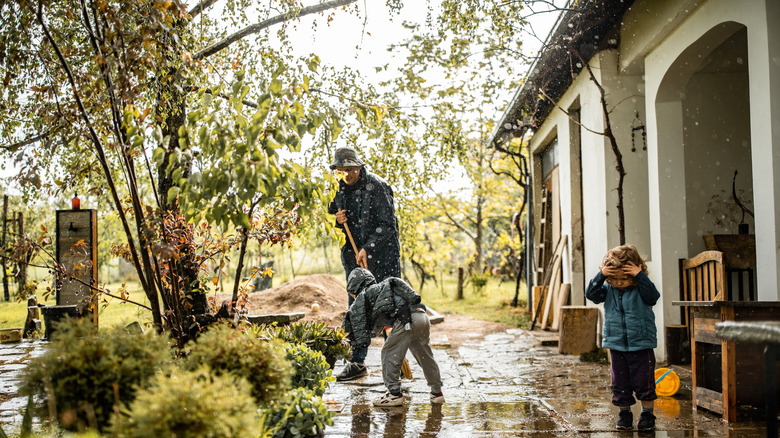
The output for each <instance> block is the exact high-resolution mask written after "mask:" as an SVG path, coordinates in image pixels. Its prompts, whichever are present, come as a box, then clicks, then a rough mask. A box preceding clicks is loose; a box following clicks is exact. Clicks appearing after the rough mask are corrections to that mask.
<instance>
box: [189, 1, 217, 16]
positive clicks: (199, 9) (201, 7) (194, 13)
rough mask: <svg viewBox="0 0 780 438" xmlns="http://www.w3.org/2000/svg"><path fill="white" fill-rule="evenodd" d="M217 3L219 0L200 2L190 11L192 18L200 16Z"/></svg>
mask: <svg viewBox="0 0 780 438" xmlns="http://www.w3.org/2000/svg"><path fill="white" fill-rule="evenodd" d="M216 2H217V0H203V1H201V2H199V3H198V4H197V5H195V6H193V7H192V9H190V12H189V14H190V18H195V17H196V16H197V15H198V14H200V13H201V12H203V11H205V10H206V9H208V8H210V7H211V5H213V4H214V3H216Z"/></svg>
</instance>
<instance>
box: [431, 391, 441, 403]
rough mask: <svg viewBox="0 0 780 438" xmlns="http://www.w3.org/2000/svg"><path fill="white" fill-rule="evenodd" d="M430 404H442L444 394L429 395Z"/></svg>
mask: <svg viewBox="0 0 780 438" xmlns="http://www.w3.org/2000/svg"><path fill="white" fill-rule="evenodd" d="M431 403H444V394H443V393H441V392H440V393H438V394H431Z"/></svg>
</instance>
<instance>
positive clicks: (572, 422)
mask: <svg viewBox="0 0 780 438" xmlns="http://www.w3.org/2000/svg"><path fill="white" fill-rule="evenodd" d="M437 336H439V337H438V338H437ZM432 338H433V340H434V342H433V343H434V344H437V343H438V344H441V345H446V344H447V341H446V339H442V338H441V337H440V335H437V333H436V328H435V326H434V328H433V330H432ZM45 345H46V342H43V341H33V342H29V341H23V342H19V343H13V344H0V424H3V429H4V430H6V431H9V432H10V431H12V429H15V428H18V427H19V425H20V424H21V419H22V412H23V410H24V407H25V405H26V399H24V398H23V397H20V396H18V394H17V393H16V391H17V387H18V384H19V378H20V373H21V370H22V369H23V367H24V365H25V363H26V362H27V361H28V360H29V359H30V358H31V357H34V356H36V355H39V354H41V353H42V352H43V351H44V348H45ZM380 348H381V340H374V344H372V347H371V348H370V349H369V355H368V358H367V365H368V367H369V375H368V376H367V377H364V378H362V379H359V380H356V381H353V382H348V383H340V382H334V383H333V384H332V385H331V387H330V388H329V389H328V391H327V392H326V393H325V395H324V396H323V398H324V399H325V400H326V402H328V405H329V408H330V409H331V410H333V411H335V412H336V417H335V419H334V425H333V426H331V427H328V428H327V429H326V431H325V436H328V437H399V438H401V437H437V436H438V437H505V436H507V437H508V436H512V437H535V438H537V437H538V438H542V437H574V436H589V437H648V436H656V437H740V438H742V437H745V438H753V437H756V438H757V437H764V436H766V428H765V424H764V423H762V422H747V421H740V422H737V423H734V424H728V423H725V422H723V421H721V420H720V418H719V417H718V416H714V415H710V414H708V413H705V412H703V411H696V410H694V409H693V408H692V405H691V393H690V373H686V372H685V370H680V371H681V372H680V376H681V380H682V387H681V390H680V391H679V392H678V393H677V394H676V395H675V396H674V397H662V398H659V399H658V400H657V401H656V404H655V412H656V416H657V417H658V419H657V427H656V431H655V432H641V433H640V432H636V431H625V432H618V431H617V430H615V428H614V424H615V421H616V415H617V413H616V408H615V407H613V406H612V404H611V403H610V390H609V367H608V366H607V365H599V364H593V363H586V362H581V361H580V360H579V358H578V357H576V356H568V355H561V354H558V350H557V348H556V347H545V346H541V345H540V342H539V340H538V339H537V338H535V337H534V336H533V335H532V334H531V333H529V332H527V331H525V330H520V329H512V330H508V331H506V332H504V333H496V334H491V335H487V336H486V337H485V338H479V339H474V340H472V341H468V342H466V343H464V344H463V345H462V346H461V347H459V348H458V349H457V350H455V349H451V348H436V349H434V354H435V357H436V360H437V361H438V363H439V366H440V367H441V371H442V378H443V381H444V393H445V397H446V402H445V403H444V404H443V405H432V404H431V403H430V401H429V395H428V394H429V390H428V387H427V385H426V384H425V380H424V379H423V378H422V370H421V369H420V368H419V366H418V365H417V363H416V362H415V361H414V359H413V358H412V357H411V355H408V359H409V363H410V365H411V368H412V374H413V376H414V378H413V379H412V380H403V381H402V382H403V384H402V387H403V390H404V392H405V393H406V394H407V395H408V396H409V397H407V402H406V403H405V404H404V406H403V407H398V408H376V407H374V406H372V405H371V400H372V399H374V398H375V397H378V396H380V395H382V394H383V393H384V392H385V388H384V385H383V384H382V376H381V366H380V360H379V352H380ZM340 371H341V364H339V365H337V366H336V372H340ZM634 413H635V418H638V413H639V406H638V405H635V406H634Z"/></svg>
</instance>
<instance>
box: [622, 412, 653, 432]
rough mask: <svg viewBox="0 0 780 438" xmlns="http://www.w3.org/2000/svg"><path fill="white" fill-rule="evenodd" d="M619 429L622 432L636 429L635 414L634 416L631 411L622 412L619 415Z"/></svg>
mask: <svg viewBox="0 0 780 438" xmlns="http://www.w3.org/2000/svg"><path fill="white" fill-rule="evenodd" d="M653 418H655V417H653ZM617 428H618V429H621V430H630V429H633V428H634V414H632V413H631V411H630V410H628V409H626V410H621V411H620V413H619V414H618V422H617Z"/></svg>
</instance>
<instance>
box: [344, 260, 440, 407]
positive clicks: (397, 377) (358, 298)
mask: <svg viewBox="0 0 780 438" xmlns="http://www.w3.org/2000/svg"><path fill="white" fill-rule="evenodd" d="M347 292H348V293H349V294H350V295H354V296H355V301H354V302H353V303H352V305H351V306H350V308H349V310H348V311H347V314H346V315H345V316H344V322H343V323H342V325H341V326H342V328H344V331H345V332H347V337H348V338H349V341H350V344H351V345H352V346H353V348H354V347H359V346H365V347H368V345H369V344H370V343H371V338H372V337H374V336H377V335H379V333H380V332H381V331H382V330H383V329H384V327H392V330H391V332H390V335H389V336H388V337H387V339H386V340H385V345H384V346H383V347H382V380H383V381H384V383H385V387H386V388H387V393H386V394H385V395H383V396H381V397H379V398H377V399H376V400H374V406H400V405H402V404H403V402H404V395H403V394H402V393H401V365H402V363H403V360H404V357H405V356H406V352H407V351H411V352H412V355H413V356H414V358H415V360H416V361H417V363H418V364H419V365H420V367H421V368H422V370H423V375H425V381H426V382H427V383H428V386H429V387H430V389H431V396H430V399H431V402H432V403H444V395H443V394H442V391H441V389H442V388H441V387H442V383H441V374H440V371H439V365H438V364H437V363H436V360H435V359H434V358H433V351H432V350H431V344H430V336H431V323H430V320H429V319H428V315H426V314H425V306H424V305H423V304H422V303H421V299H420V295H419V294H418V293H417V292H415V291H414V289H412V288H411V286H409V285H408V284H407V283H406V282H405V281H403V280H401V279H400V278H397V277H388V278H386V279H385V280H383V281H381V282H379V283H377V282H376V280H375V279H374V276H373V275H371V273H370V272H369V271H367V270H365V269H363V268H356V269H354V270H353V271H352V272H351V273H350V274H349V278H348V280H347Z"/></svg>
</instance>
